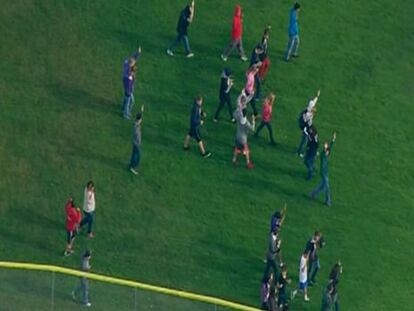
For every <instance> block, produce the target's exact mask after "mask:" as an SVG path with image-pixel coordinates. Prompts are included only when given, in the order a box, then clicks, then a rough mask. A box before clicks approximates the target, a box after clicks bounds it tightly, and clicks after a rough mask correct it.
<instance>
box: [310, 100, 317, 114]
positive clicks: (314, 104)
mask: <svg viewBox="0 0 414 311" xmlns="http://www.w3.org/2000/svg"><path fill="white" fill-rule="evenodd" d="M317 102H318V97H315V98H314V99H311V100H310V101H309V103H308V111H309V112H310V111H311V110H312V109H313V108H314V107H315V106H316V103H317Z"/></svg>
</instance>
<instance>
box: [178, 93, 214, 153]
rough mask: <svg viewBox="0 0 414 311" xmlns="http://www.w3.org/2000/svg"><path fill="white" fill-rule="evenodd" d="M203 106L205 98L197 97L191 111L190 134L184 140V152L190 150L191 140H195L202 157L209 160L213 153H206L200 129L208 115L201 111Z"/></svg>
mask: <svg viewBox="0 0 414 311" xmlns="http://www.w3.org/2000/svg"><path fill="white" fill-rule="evenodd" d="M202 105H203V97H201V96H197V97H196V99H195V101H194V104H193V108H192V109H191V116H190V130H189V131H188V134H187V135H186V136H185V140H184V150H189V148H190V147H189V144H190V139H191V138H193V139H194V140H195V141H196V142H197V144H198V147H199V148H200V152H201V155H202V156H203V157H204V158H208V157H210V156H211V152H208V151H206V149H205V148H204V143H203V141H202V140H201V134H200V127H201V126H202V125H203V124H204V120H203V118H205V117H206V113H205V112H204V111H203V110H202V109H201V106H202Z"/></svg>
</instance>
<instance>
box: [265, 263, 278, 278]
mask: <svg viewBox="0 0 414 311" xmlns="http://www.w3.org/2000/svg"><path fill="white" fill-rule="evenodd" d="M271 270H273V276H274V277H275V278H276V277H277V263H276V259H269V258H267V259H266V268H265V271H264V275H265V276H269V274H270V272H271Z"/></svg>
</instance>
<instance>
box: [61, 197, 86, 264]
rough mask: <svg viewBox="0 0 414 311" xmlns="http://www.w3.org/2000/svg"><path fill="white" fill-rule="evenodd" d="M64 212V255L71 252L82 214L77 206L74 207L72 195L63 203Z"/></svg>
mask: <svg viewBox="0 0 414 311" xmlns="http://www.w3.org/2000/svg"><path fill="white" fill-rule="evenodd" d="M65 212H66V249H65V253H64V255H65V256H69V255H72V254H73V241H74V240H75V237H76V234H77V232H78V228H79V224H80V222H81V218H82V214H81V212H80V210H79V208H76V206H75V202H74V201H73V198H72V197H69V199H68V201H67V202H66V205H65Z"/></svg>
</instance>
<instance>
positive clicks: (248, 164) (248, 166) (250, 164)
mask: <svg viewBox="0 0 414 311" xmlns="http://www.w3.org/2000/svg"><path fill="white" fill-rule="evenodd" d="M247 168H248V169H249V170H251V169H254V164H253V162H249V163H247Z"/></svg>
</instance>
